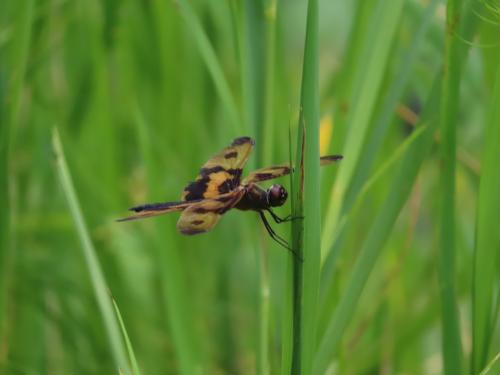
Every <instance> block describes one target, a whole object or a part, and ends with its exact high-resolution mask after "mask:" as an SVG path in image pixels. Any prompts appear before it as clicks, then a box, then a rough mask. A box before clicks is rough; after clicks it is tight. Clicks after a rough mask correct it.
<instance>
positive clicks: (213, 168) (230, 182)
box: [182, 137, 255, 201]
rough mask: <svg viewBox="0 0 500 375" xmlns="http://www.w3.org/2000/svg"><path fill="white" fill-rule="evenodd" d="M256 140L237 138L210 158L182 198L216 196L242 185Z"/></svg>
mask: <svg viewBox="0 0 500 375" xmlns="http://www.w3.org/2000/svg"><path fill="white" fill-rule="evenodd" d="M254 144H255V142H254V141H253V139H252V138H250V137H240V138H236V139H235V140H234V141H233V142H232V143H231V145H229V146H228V147H226V148H224V149H223V150H222V151H221V152H219V153H218V154H217V155H215V156H213V157H212V158H210V159H209V160H208V161H207V162H206V163H205V164H204V165H203V166H202V167H201V169H200V173H199V175H198V177H197V178H196V180H195V181H193V182H191V183H190V184H189V185H187V186H186V187H185V189H184V191H183V192H182V200H185V201H191V200H196V199H204V198H205V199H206V198H216V197H218V196H219V195H221V194H225V193H228V192H229V191H231V190H233V189H235V188H236V187H237V186H239V185H240V177H241V172H242V170H243V167H244V165H245V164H246V162H247V160H248V157H249V156H250V153H251V152H252V148H253V145H254Z"/></svg>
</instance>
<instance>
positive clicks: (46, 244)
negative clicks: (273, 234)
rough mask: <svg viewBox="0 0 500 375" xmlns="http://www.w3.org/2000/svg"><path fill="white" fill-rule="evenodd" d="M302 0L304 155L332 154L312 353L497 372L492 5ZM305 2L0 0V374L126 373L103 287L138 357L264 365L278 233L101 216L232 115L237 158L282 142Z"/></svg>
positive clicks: (222, 138)
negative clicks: (316, 133) (311, 83)
mask: <svg viewBox="0 0 500 375" xmlns="http://www.w3.org/2000/svg"><path fill="white" fill-rule="evenodd" d="M447 7H448V8H447ZM450 7H451V8H450ZM319 9H320V11H319V16H320V17H319V21H320V22H319V25H317V27H318V28H319V77H320V79H319V87H318V90H319V92H320V102H321V106H320V114H321V119H322V120H321V152H322V153H323V154H326V153H342V154H343V155H344V161H343V162H342V163H341V164H340V165H336V166H331V167H327V168H324V169H323V170H322V183H321V189H322V196H321V202H322V208H323V211H322V217H323V218H324V223H323V227H322V232H323V235H322V252H323V256H324V257H323V260H324V261H323V267H322V273H321V284H320V299H319V301H320V303H319V306H318V317H317V327H318V336H319V337H318V342H317V343H316V344H315V345H316V346H317V353H318V354H317V357H316V359H315V372H316V373H325V371H328V373H331V374H442V373H447V374H459V373H464V374H465V373H471V374H478V373H479V372H480V371H481V370H483V369H484V368H485V367H486V366H487V364H488V363H490V364H491V365H492V367H491V369H490V370H489V372H485V373H490V374H500V369H499V365H498V363H497V362H495V361H494V357H495V355H497V353H498V352H499V351H500V330H499V328H498V324H495V323H498V322H497V321H498V315H499V314H498V312H499V308H498V306H499V303H498V302H499V298H498V297H499V275H500V272H499V271H500V262H499V259H500V257H499V256H498V254H499V253H500V238H499V234H498V233H497V232H498V224H500V218H499V217H500V202H499V199H500V198H499V197H500V183H499V181H500V177H499V173H498V169H499V168H498V162H496V161H495V159H496V156H497V155H496V152H495V147H496V145H498V144H500V143H499V142H500V132H499V130H498V129H499V127H500V114H499V108H500V84H499V83H497V82H499V81H500V73H498V72H500V70H499V67H500V38H499V36H500V11H499V9H500V3H499V2H497V1H480V0H474V1H464V2H461V1H450V2H445V1H432V0H430V1H420V0H405V1H403V0H393V1H390V2H387V1H383V0H377V1H369V2H368V1H359V0H358V1H349V2H345V1H332V0H321V1H319ZM306 10H307V2H306V1H299V0H286V1H285V0H283V1H275V0H224V1H223V0H218V1H209V0H195V1H194V0H193V1H188V0H177V1H173V0H172V1H170V0H106V1H96V0H38V1H35V0H20V1H19V0H2V1H1V2H0V137H1V138H0V151H1V153H0V288H1V289H0V373H5V374H77V373H78V374H80V373H81V374H111V373H118V367H120V368H121V370H122V371H123V372H124V373H129V371H134V369H133V367H134V366H133V365H134V362H135V361H134V360H133V359H131V358H130V352H129V351H127V349H126V346H125V345H124V343H123V342H122V336H121V335H122V333H124V331H123V330H122V329H121V328H119V326H118V325H116V321H115V320H114V319H115V318H116V316H115V314H114V310H112V307H111V305H110V297H111V296H112V297H113V298H114V300H115V301H116V304H117V306H118V307H119V309H120V312H121V316H122V318H123V322H124V326H125V328H126V333H127V334H128V337H129V339H130V342H131V344H132V346H133V352H134V353H135V357H136V359H137V363H138V366H139V368H140V369H141V372H142V373H143V374H175V373H183V374H197V373H199V374H236V373H240V374H253V373H260V374H262V373H272V374H275V373H280V372H281V373H286V368H287V365H286V364H284V361H286V356H284V355H283V353H284V351H285V350H286V349H284V346H283V343H284V340H286V337H287V332H284V326H283V325H282V317H283V313H284V310H286V309H289V308H290V306H289V305H288V304H287V303H286V301H287V298H286V296H287V287H286V285H287V283H286V277H287V275H289V274H288V273H287V272H286V269H287V267H288V266H289V263H287V259H289V256H290V254H289V253H288V252H287V251H286V250H284V249H283V248H280V247H279V246H277V245H276V244H275V243H274V242H273V241H272V240H271V239H269V238H268V237H267V234H266V232H265V230H264V228H263V226H262V225H261V224H260V222H259V220H258V215H256V214H254V213H243V212H237V211H236V210H232V211H231V212H229V213H228V214H227V215H226V216H225V217H224V218H223V219H222V220H221V222H220V223H219V224H218V225H217V227H216V228H215V229H214V230H213V231H212V232H210V233H207V234H203V235H200V236H195V237H184V236H182V235H180V234H179V233H177V232H176V230H175V222H176V220H177V217H178V214H171V215H168V216H165V217H158V218H155V219H148V220H144V221H136V222H127V223H117V222H115V219H117V218H119V217H122V216H124V215H126V209H127V208H128V207H131V206H133V205H136V204H140V203H145V202H157V201H166V200H172V201H174V200H178V199H179V197H180V193H181V191H182V189H183V187H184V186H185V185H186V183H187V182H189V181H191V180H193V179H194V177H195V176H196V174H197V171H198V169H199V167H200V166H201V165H202V164H203V163H204V162H205V161H206V159H208V158H209V157H210V156H212V155H213V154H215V153H216V152H218V151H219V150H220V149H221V148H222V147H224V146H226V145H227V144H229V143H230V142H231V140H232V139H233V138H235V137H237V136H242V135H248V136H252V137H253V138H254V139H255V140H256V146H255V149H254V153H253V155H252V157H251V158H250V160H249V163H248V166H247V170H249V169H252V168H256V167H263V166H267V165H271V164H275V163H282V162H285V161H287V160H289V157H290V154H289V137H290V135H289V134H290V128H291V134H293V135H295V133H296V130H295V129H296V128H297V125H298V124H297V123H298V113H299V111H300V103H299V99H300V86H301V75H302V62H303V57H304V39H305V27H306ZM447 12H448V14H452V15H453V14H454V12H455V13H456V14H458V15H459V16H457V17H455V18H453V17H452V18H449V19H448V21H447V20H446V17H447V16H446V14H447ZM450 19H451V21H450ZM421 118H423V119H424V120H420V119H421ZM450 124H451V125H450ZM415 127H417V128H419V127H420V130H418V132H417V131H414V129H415ZM53 128H57V129H58V131H59V134H60V141H61V144H62V148H63V150H64V154H65V157H66V161H67V168H68V170H69V173H70V175H71V178H72V182H73V185H74V190H75V192H76V196H74V197H72V196H71V185H70V184H69V180H68V179H67V176H66V175H65V174H64V171H65V170H64V164H61V160H62V159H61V157H62V155H61V154H60V150H58V149H57V146H56V149H54V147H53V142H52V137H53ZM497 136H498V137H499V138H497ZM424 138H425V139H427V140H428V141H427V142H426V141H425V139H424ZM56 141H57V140H56ZM495 142H496V143H495ZM292 143H293V145H295V139H294V138H293V137H292ZM292 149H293V150H295V148H294V147H293V148H292ZM455 151H456V160H455V159H454V157H453V156H454V155H455ZM349 158H351V159H350V161H349ZM57 160H59V163H58V162H57ZM405 160H406V161H408V163H409V164H404V163H406V161H405ZM412 160H413V161H412ZM401 161H403V162H401ZM344 162H345V165H343V164H344ZM455 162H456V168H455V166H454V165H455ZM401 163H403V164H401ZM408 166H410V167H408ZM342 168H344V172H345V173H344V174H343V176H342V177H341V180H340V181H341V186H340V187H337V188H336V187H335V185H334V182H335V176H336V175H338V174H340V173H343V172H341V170H342ZM412 168H413V169H412ZM401 171H403V172H401ZM405 171H406V173H407V175H405V174H401V173H404V172H405ZM412 171H414V173H413V172H412ZM58 175H59V176H60V177H61V178H60V177H58ZM395 176H396V177H395ZM397 176H401V178H400V179H399V180H398V177H397ZM401 181H402V182H404V184H401ZM278 182H279V183H282V184H284V185H285V186H288V184H289V179H288V178H282V179H281V180H278ZM403 185H404V186H403ZM264 186H268V184H264ZM453 187H454V190H455V191H453ZM497 188H498V189H497ZM448 189H451V190H448ZM332 192H333V193H332ZM450 192H451V194H449V193H450ZM68 197H69V199H68ZM332 198H333V200H332ZM448 198H449V199H450V200H451V206H449V205H448V206H447V205H446V204H444V206H443V202H445V201H447V199H448ZM76 202H78V204H79V206H80V208H81V213H82V214H83V216H82V218H83V220H80V219H79V216H78V215H79V211H78V207H77V206H75V203H76ZM453 202H454V203H453ZM68 203H69V204H68ZM443 207H444V208H443ZM453 207H454V210H453ZM289 211H290V207H289V205H285V206H284V207H282V208H280V209H279V210H278V212H279V214H280V215H281V216H286V215H287V214H288V213H289ZM335 212H337V215H336V214H335ZM450 218H451V220H450ZM85 228H86V229H87V231H88V232H87V231H86V230H85ZM275 229H276V230H277V231H278V232H279V233H281V234H282V235H283V236H285V237H286V236H288V233H289V230H290V228H289V225H288V224H283V225H281V226H279V227H278V226H277V225H275ZM86 233H88V235H89V238H90V240H91V242H86V239H87V237H86ZM379 234H380V238H377V235H379ZM370 249H371V250H370ZM95 255H96V256H97V257H96V258H94V256H95ZM101 276H103V277H101ZM447 292H449V293H447ZM96 296H97V298H96ZM441 307H443V308H441ZM110 308H111V310H110ZM446 327H448V328H446ZM285 329H286V327H285ZM330 344H331V345H330ZM448 350H450V351H449V352H448ZM447 353H452V354H451V356H452V357H448V358H455V359H456V361H454V360H452V361H450V362H456V363H455V365H452V366H451V367H446V366H443V358H446V356H447ZM453 356H454V357H453ZM492 361H493V362H492ZM450 362H449V363H450ZM124 363H126V364H125V365H124ZM128 366H131V369H129V368H127V367H128ZM455 366H456V367H455ZM495 366H496V367H495ZM495 371H496V372H495Z"/></svg>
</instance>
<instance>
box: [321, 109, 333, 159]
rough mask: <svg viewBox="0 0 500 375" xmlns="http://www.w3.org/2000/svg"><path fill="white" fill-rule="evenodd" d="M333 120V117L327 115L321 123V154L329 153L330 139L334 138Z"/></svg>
mask: <svg viewBox="0 0 500 375" xmlns="http://www.w3.org/2000/svg"><path fill="white" fill-rule="evenodd" d="M332 129H333V119H332V116H331V115H325V116H323V118H322V119H321V121H320V123H319V154H320V155H325V154H327V153H328V147H329V146H330V139H331V138H332Z"/></svg>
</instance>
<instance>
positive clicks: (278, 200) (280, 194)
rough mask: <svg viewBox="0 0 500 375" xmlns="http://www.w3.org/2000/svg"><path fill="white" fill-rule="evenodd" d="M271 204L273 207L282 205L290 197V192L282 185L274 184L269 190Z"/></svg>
mask: <svg viewBox="0 0 500 375" xmlns="http://www.w3.org/2000/svg"><path fill="white" fill-rule="evenodd" d="M267 194H268V198H269V204H270V205H271V206H272V207H276V206H282V205H283V204H284V203H285V202H286V199H287V197H288V193H287V192H286V190H285V188H284V187H283V186H281V185H277V184H274V185H273V186H271V187H270V188H269V190H268V191H267Z"/></svg>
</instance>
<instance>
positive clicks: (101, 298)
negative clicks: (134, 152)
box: [52, 128, 130, 374]
mask: <svg viewBox="0 0 500 375" xmlns="http://www.w3.org/2000/svg"><path fill="white" fill-rule="evenodd" d="M52 146H53V151H54V155H55V160H56V170H57V174H58V175H59V180H60V182H61V187H62V189H63V192H64V195H65V197H66V201H67V203H68V206H69V210H70V213H71V216H72V218H73V221H74V224H75V227H76V230H77V233H78V237H79V239H80V242H81V249H82V253H83V257H84V259H85V264H86V266H87V269H88V271H89V274H90V281H91V283H92V286H93V289H94V293H95V297H96V300H97V304H98V306H99V310H100V314H101V318H102V320H103V323H104V328H105V330H106V333H107V337H108V340H109V346H110V350H111V353H112V355H113V358H114V361H115V365H116V368H117V369H119V370H120V371H123V372H124V373H125V374H128V373H130V370H129V365H128V362H127V356H126V354H125V353H126V350H125V346H124V344H123V340H122V337H121V334H120V328H119V323H118V321H117V319H116V316H115V314H114V312H113V304H112V303H111V298H110V296H109V293H108V287H107V285H106V281H105V278H104V275H103V273H102V270H101V266H100V264H99V260H98V258H97V255H96V252H95V249H94V245H93V244H92V240H91V239H90V236H89V233H88V230H87V225H86V224H85V219H84V218H83V214H82V210H81V209H80V204H79V202H78V198H77V196H76V192H75V188H74V187H73V181H72V180H71V175H70V173H69V169H68V166H67V164H66V159H65V157H64V152H63V148H62V144H61V139H60V138H59V133H58V131H57V129H56V128H54V129H53V130H52Z"/></svg>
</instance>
